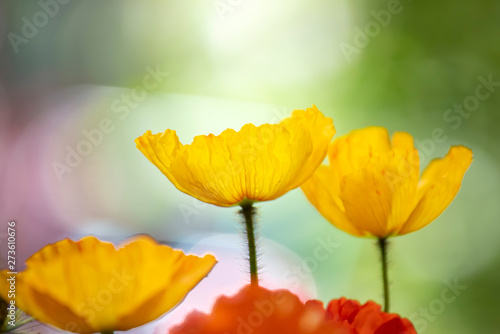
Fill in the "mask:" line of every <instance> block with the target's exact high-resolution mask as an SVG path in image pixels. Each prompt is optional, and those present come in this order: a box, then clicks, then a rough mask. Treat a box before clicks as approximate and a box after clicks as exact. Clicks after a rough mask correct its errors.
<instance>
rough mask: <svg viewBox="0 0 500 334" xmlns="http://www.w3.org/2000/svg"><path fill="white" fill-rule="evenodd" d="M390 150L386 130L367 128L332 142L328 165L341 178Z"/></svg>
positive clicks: (373, 127)
mask: <svg viewBox="0 0 500 334" xmlns="http://www.w3.org/2000/svg"><path fill="white" fill-rule="evenodd" d="M390 150H391V142H390V140H389V134H388V133H387V130H386V129H385V128H382V127H375V126H372V127H368V128H365V129H360V130H355V131H352V132H351V133H349V134H348V135H345V136H342V137H340V138H337V139H336V140H334V142H333V143H332V144H331V145H330V148H329V151H328V158H329V161H330V164H331V165H332V166H333V167H334V168H335V169H336V171H338V174H339V177H343V176H345V175H348V174H350V173H352V172H353V171H355V170H357V169H359V168H362V167H364V166H365V165H366V164H367V163H368V161H369V160H370V158H371V157H373V156H377V155H380V154H384V153H386V152H389V151H390Z"/></svg>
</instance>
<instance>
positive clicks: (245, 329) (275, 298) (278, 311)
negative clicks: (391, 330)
mask: <svg viewBox="0 0 500 334" xmlns="http://www.w3.org/2000/svg"><path fill="white" fill-rule="evenodd" d="M226 333H228V334H229V333H231V334H268V333H269V334H278V333H286V334H306V333H307V334H358V333H357V331H356V330H354V329H353V327H352V326H351V325H350V324H349V323H348V322H346V321H342V320H336V319H333V318H332V317H331V316H329V314H327V312H326V311H325V309H324V307H323V304H322V303H321V302H319V301H308V302H307V303H305V304H304V303H302V302H301V301H300V300H299V298H298V297H297V296H296V295H294V294H292V293H291V292H289V291H287V290H275V291H270V290H267V289H264V288H262V287H255V286H251V285H247V286H245V287H244V288H243V289H242V290H240V291H239V292H238V293H237V294H236V295H235V296H233V297H220V298H219V299H218V300H217V301H216V302H215V305H214V307H213V310H212V313H211V314H210V315H207V314H202V313H200V312H193V313H191V314H190V315H188V316H187V318H186V320H185V321H184V323H183V324H181V325H179V326H177V327H175V328H173V329H172V330H171V331H170V334H226Z"/></svg>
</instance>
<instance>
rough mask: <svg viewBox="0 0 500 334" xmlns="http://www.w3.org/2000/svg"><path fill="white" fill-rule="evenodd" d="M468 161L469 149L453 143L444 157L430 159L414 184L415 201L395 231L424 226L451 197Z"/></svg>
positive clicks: (443, 207)
mask: <svg viewBox="0 0 500 334" xmlns="http://www.w3.org/2000/svg"><path fill="white" fill-rule="evenodd" d="M471 163H472V151H471V150H470V149H468V148H466V147H464V146H453V147H452V148H451V149H450V151H449V152H448V154H447V155H446V157H444V158H442V159H436V160H434V161H432V162H431V163H430V164H429V166H428V167H427V169H426V170H425V171H424V173H423V175H422V178H421V180H420V183H419V185H418V198H419V201H418V204H417V206H416V207H415V210H414V211H413V213H412V214H411V216H410V218H409V219H408V221H407V222H406V224H405V225H404V226H403V227H402V228H401V231H400V232H399V234H407V233H410V232H414V231H416V230H419V229H421V228H422V227H425V226H427V225H428V224H429V223H430V222H432V221H433V220H434V219H436V218H437V217H438V216H439V215H440V214H441V213H442V212H443V211H444V210H445V209H446V208H447V207H448V205H450V203H451V201H452V200H453V199H454V198H455V195H456V194H457V193H458V190H459V189H460V186H461V184H462V179H463V177H464V174H465V172H466V171H467V169H468V168H469V166H470V164H471Z"/></svg>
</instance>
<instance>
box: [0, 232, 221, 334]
mask: <svg viewBox="0 0 500 334" xmlns="http://www.w3.org/2000/svg"><path fill="white" fill-rule="evenodd" d="M215 263H216V260H215V258H214V257H213V256H212V255H206V256H205V257H203V258H200V257H197V256H193V255H187V256H186V255H184V253H183V252H182V251H179V250H174V249H172V248H170V247H168V246H164V245H160V244H158V243H157V242H156V241H154V240H153V239H152V238H150V237H146V236H140V237H136V238H134V239H132V240H130V241H128V242H127V243H126V244H124V245H123V246H122V247H121V248H119V249H116V248H115V247H114V246H113V244H111V243H107V242H102V241H99V240H98V239H96V238H94V237H86V238H83V239H81V240H80V241H76V242H75V241H72V240H69V239H65V240H62V241H59V242H57V243H55V244H51V245H48V246H45V247H44V248H42V249H41V250H40V251H38V252H37V253H35V254H34V255H33V256H32V257H30V258H29V259H28V260H27V261H26V270H24V271H23V272H20V273H19V274H18V275H17V277H16V279H15V287H16V292H15V301H16V306H17V307H19V308H20V309H22V310H23V311H25V312H26V313H28V314H30V315H31V316H33V317H34V318H35V319H37V320H39V321H41V322H45V323H47V324H51V325H53V326H56V327H58V328H60V329H63V330H66V331H69V332H73V333H96V332H97V333H112V332H113V331H118V330H119V331H125V330H128V329H131V328H134V327H137V326H141V325H143V324H145V323H147V322H150V321H152V320H154V319H156V318H158V317H159V316H161V315H162V314H164V313H165V312H167V311H168V310H170V309H172V308H173V307H174V306H176V305H177V304H178V303H179V302H181V301H182V300H183V299H184V298H185V296H186V295H187V293H188V292H189V291H190V290H191V289H193V288H194V287H195V286H196V285H197V284H198V283H199V282H200V281H201V280H202V279H203V278H204V277H205V276H206V275H207V274H208V273H209V272H210V271H211V270H212V268H213V266H214V265H215ZM0 276H1V278H0V294H1V295H2V297H3V298H4V299H5V300H10V298H8V297H9V296H8V294H9V288H10V284H9V281H7V279H8V278H10V277H11V275H10V274H8V272H7V271H6V270H5V271H3V272H1V275H0Z"/></svg>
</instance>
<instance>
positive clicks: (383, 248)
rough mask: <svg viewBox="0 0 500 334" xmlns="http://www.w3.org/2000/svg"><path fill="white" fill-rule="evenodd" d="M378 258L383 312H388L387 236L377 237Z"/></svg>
mask: <svg viewBox="0 0 500 334" xmlns="http://www.w3.org/2000/svg"><path fill="white" fill-rule="evenodd" d="M378 246H379V248H380V258H381V260H382V280H383V282H384V312H389V274H388V269H387V246H388V242H387V238H379V239H378Z"/></svg>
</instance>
